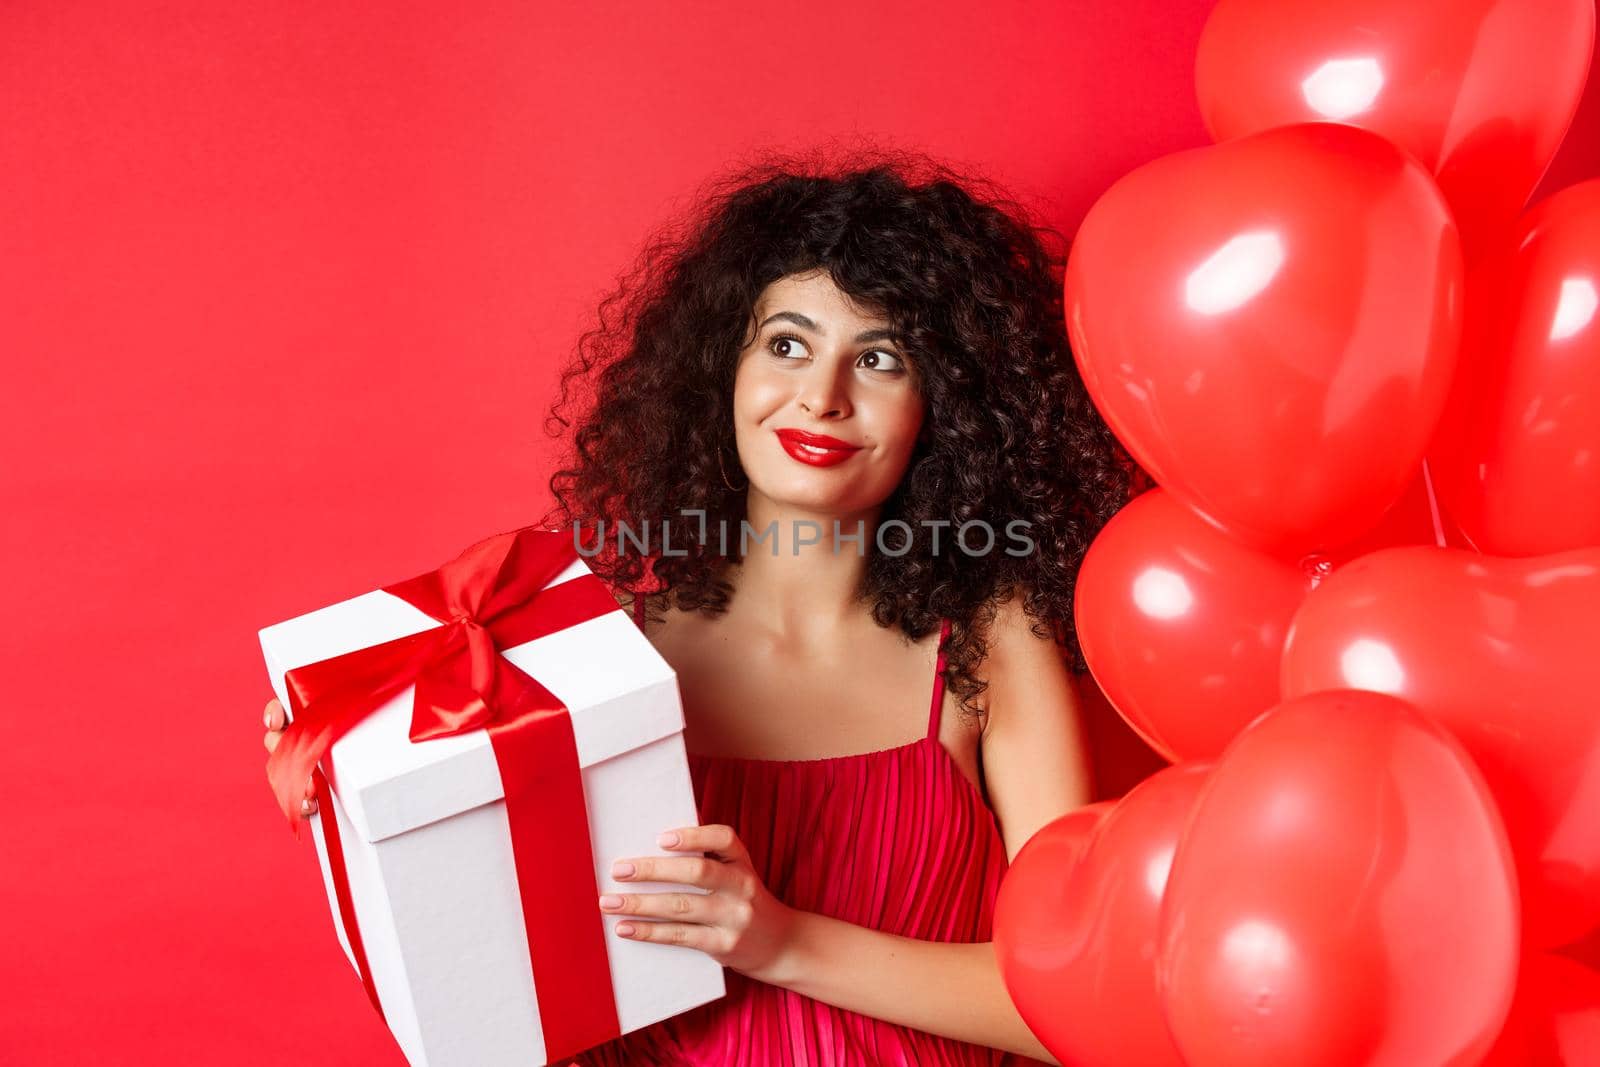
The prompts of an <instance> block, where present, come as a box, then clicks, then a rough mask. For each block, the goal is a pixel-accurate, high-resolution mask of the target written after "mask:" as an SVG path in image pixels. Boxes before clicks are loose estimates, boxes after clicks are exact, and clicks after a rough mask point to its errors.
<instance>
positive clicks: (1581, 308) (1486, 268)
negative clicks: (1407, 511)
mask: <svg viewBox="0 0 1600 1067" xmlns="http://www.w3.org/2000/svg"><path fill="white" fill-rule="evenodd" d="M1467 295H1468V303H1467V326H1466V337H1465V339H1464V341H1463V343H1462V349H1461V360H1460V364H1459V367H1458V369H1457V372H1456V376H1455V380H1454V382H1453V383H1452V385H1451V387H1450V394H1449V399H1448V401H1447V402H1446V404H1445V410H1444V415H1443V416H1442V417H1441V419H1440V421H1439V428H1438V431H1437V433H1436V434H1435V436H1434V442H1433V445H1432V446H1431V448H1430V450H1429V451H1430V459H1429V468H1430V470H1431V471H1432V472H1433V474H1434V476H1435V479H1436V484H1437V485H1438V488H1439V495H1440V497H1441V498H1442V499H1443V500H1444V503H1445V505H1446V507H1447V508H1448V509H1449V511H1450V513H1451V515H1453V516H1454V518H1455V519H1456V521H1457V522H1459V523H1460V524H1461V527H1462V529H1463V531H1464V532H1465V533H1466V534H1467V536H1468V537H1470V538H1471V539H1472V542H1473V544H1475V545H1476V546H1477V548H1478V549H1479V550H1481V551H1483V552H1487V553H1490V554H1491V555H1496V556H1536V555H1545V554H1547V553H1550V552H1560V551H1563V550H1565V549H1569V548H1583V547H1586V546H1589V545H1600V180H1597V181H1588V182H1583V183H1582V184H1580V185H1574V186H1572V187H1570V188H1567V189H1563V190H1561V191H1560V192H1559V193H1556V194H1555V195H1554V196H1551V197H1548V198H1547V199H1545V200H1541V201H1540V202H1539V203H1538V205H1537V206H1535V207H1534V209H1533V210H1532V211H1530V212H1528V214H1527V215H1526V216H1525V217H1524V218H1523V219H1522V221H1521V222H1520V223H1519V224H1518V225H1517V227H1516V230H1515V231H1514V232H1513V233H1512V235H1511V237H1510V238H1509V239H1508V240H1507V241H1506V242H1505V244H1504V245H1503V246H1502V247H1500V248H1499V249H1497V250H1496V252H1495V253H1494V254H1491V255H1490V256H1488V257H1486V258H1485V260H1484V261H1483V263H1481V264H1480V265H1479V267H1478V269H1475V270H1474V271H1473V273H1472V277H1471V278H1470V280H1469V282H1468V285H1467Z"/></svg>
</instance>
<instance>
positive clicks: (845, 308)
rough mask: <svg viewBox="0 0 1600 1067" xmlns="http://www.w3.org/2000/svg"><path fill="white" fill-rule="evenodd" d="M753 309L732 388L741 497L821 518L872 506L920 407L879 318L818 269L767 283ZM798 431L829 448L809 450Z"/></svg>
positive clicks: (900, 470) (910, 437)
mask: <svg viewBox="0 0 1600 1067" xmlns="http://www.w3.org/2000/svg"><path fill="white" fill-rule="evenodd" d="M755 312H756V313H755V319H754V325H755V327H756V333H755V339H754V340H753V341H752V342H751V343H750V344H748V345H746V346H745V347H744V349H743V350H741V351H740V353H739V364H738V369H737V372H736V373H735V376H734V386H733V420H734V434H735V439H736V441H737V443H738V448H739V462H740V464H741V465H742V466H743V467H744V470H745V474H746V475H747V476H748V478H749V479H750V489H751V492H753V493H761V494H764V495H765V496H767V497H769V498H770V499H771V500H773V501H774V502H776V503H780V504H786V505H789V506H791V507H798V508H803V509H805V510H808V511H814V512H820V513H822V514H830V515H845V516H848V515H852V514H856V513H859V512H862V511H865V510H868V509H871V508H874V507H876V506H877V505H879V504H881V503H882V502H883V501H884V500H885V499H886V498H887V497H888V496H889V495H890V494H891V493H893V492H894V489H895V487H896V486H897V485H899V484H900V479H901V477H902V476H903V475H904V474H905V471H906V466H907V464H908V463H909V462H910V458H911V451H912V448H913V447H914V446H915V445H916V442H917V434H918V432H919V431H920V430H921V428H922V409H923V400H922V395H921V392H920V390H919V389H918V387H917V385H916V384H915V379H914V377H913V375H912V372H911V368H910V364H909V361H908V357H906V356H905V355H903V352H904V349H903V348H902V347H901V346H900V345H899V344H897V343H896V341H895V340H894V339H893V338H892V337H891V336H889V334H888V331H889V321H888V320H887V319H886V318H883V317H881V316H879V315H876V314H864V313H863V312H862V310H861V309H859V308H857V307H855V306H854V305H852V304H851V303H850V300H849V298H848V297H847V296H846V295H845V294H844V293H843V292H841V291H840V290H839V288H838V287H837V286H835V285H834V283H833V280H832V279H831V278H830V277H829V276H828V275H827V273H825V272H821V271H818V272H813V273H811V274H805V275H789V276H787V277H784V278H780V279H779V280H777V281H775V282H773V283H772V284H771V285H769V286H767V288H766V289H765V290H764V291H763V292H762V294H761V298H760V299H759V300H758V301H757V302H756V309H755ZM808 434H809V435H819V436H822V437H825V438H832V439H833V440H832V441H829V440H823V441H821V442H820V444H822V445H823V446H824V447H823V448H821V449H808V448H807V447H806V444H805V439H806V435H808ZM840 444H842V446H844V447H835V446H837V445H840ZM729 477H730V478H733V479H736V478H737V474H736V473H735V472H732V471H730V472H729ZM849 529H850V528H848V527H847V528H846V532H849Z"/></svg>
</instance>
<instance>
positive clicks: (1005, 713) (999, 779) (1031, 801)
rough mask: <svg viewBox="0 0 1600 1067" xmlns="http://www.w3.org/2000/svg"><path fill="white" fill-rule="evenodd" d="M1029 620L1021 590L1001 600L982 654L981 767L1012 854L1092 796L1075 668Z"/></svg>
mask: <svg viewBox="0 0 1600 1067" xmlns="http://www.w3.org/2000/svg"><path fill="white" fill-rule="evenodd" d="M1031 624H1032V620H1031V619H1029V618H1028V617H1027V615H1026V614H1025V613H1024V612H1023V610H1022V603H1021V600H1020V598H1018V597H1013V598H1011V599H1010V600H1006V601H1003V602H1001V604H1000V606H999V609H998V611H997V612H996V614H995V621H994V628H993V631H992V632H991V634H990V638H989V653H988V657H987V659H986V661H985V662H986V668H987V669H986V677H987V678H988V681H989V688H988V690H987V691H986V693H985V696H986V697H987V698H988V714H987V715H986V716H985V721H984V729H983V737H982V741H981V744H982V746H983V769H984V777H985V780H986V784H987V785H988V789H989V803H990V805H991V806H992V807H993V808H994V813H995V817H996V818H997V819H998V820H999V822H1000V831H1001V834H1002V835H1003V836H1004V837H1005V842H1006V858H1007V859H1008V860H1010V859H1015V858H1016V856H1017V850H1018V849H1020V848H1021V847H1022V846H1023V845H1024V844H1025V843H1026V842H1027V840H1028V838H1030V837H1032V836H1033V835H1034V833H1035V832H1037V831H1038V830H1039V829H1040V828H1041V827H1043V826H1044V825H1045V824H1046V823H1048V822H1052V821H1054V820H1055V819H1057V818H1059V817H1061V816H1062V815H1065V814H1066V813H1067V812H1069V811H1072V810H1073V809H1074V808H1081V807H1083V806H1084V805H1085V804H1087V803H1089V800H1090V797H1091V783H1090V777H1089V761H1088V757H1087V754H1086V752H1085V741H1084V737H1085V734H1084V728H1083V708H1082V705H1081V704H1080V702H1079V700H1078V692H1077V687H1076V684H1075V683H1074V681H1073V676H1072V671H1071V670H1070V669H1069V668H1068V667H1067V661H1066V656H1065V653H1064V651H1063V650H1062V649H1061V648H1060V646H1058V645H1057V644H1056V643H1055V641H1054V640H1053V639H1051V638H1050V637H1048V636H1046V637H1036V636H1035V635H1034V634H1033V632H1032V629H1031ZM1089 684H1090V685H1093V684H1094V683H1093V682H1092V681H1090V682H1089Z"/></svg>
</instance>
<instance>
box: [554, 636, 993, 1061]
mask: <svg viewBox="0 0 1600 1067" xmlns="http://www.w3.org/2000/svg"><path fill="white" fill-rule="evenodd" d="M949 633H950V624H949V622H948V621H946V622H945V623H944V624H943V626H941V628H940V632H939V647H940V651H939V658H938V667H937V671H936V674H935V678H934V683H933V697H932V700H931V702H930V708H929V712H928V728H927V732H926V733H925V735H924V736H922V737H920V738H918V739H917V740H915V741H912V742H909V743H907V744H904V745H898V746H896V747H894V748H886V749H879V750H877V751H874V752H862V753H855V754H851V755H844V756H829V757H824V758H821V759H808V760H769V759H747V758H740V757H725V756H703V755H697V754H695V753H690V754H689V769H690V775H691V778H692V780H693V782H694V788H695V794H696V798H697V800H698V807H699V812H700V821H701V822H702V823H726V824H728V825H730V826H732V827H733V828H734V829H736V830H737V831H738V832H739V836H740V837H741V839H743V841H744V842H745V845H746V847H747V848H748V849H749V850H750V857H751V860H752V861H753V863H754V864H755V869H756V871H757V872H759V873H760V875H761V876H762V879H763V880H764V882H765V883H766V886H767V888H768V889H770V890H771V891H772V893H773V894H774V895H775V896H777V897H778V898H779V899H780V900H782V901H784V902H785V903H788V904H790V905H792V906H794V907H796V908H802V909H804V910H807V911H815V912H820V913H821V914H824V915H832V916H835V917H837V918H840V919H844V920H847V921H849V922H853V923H857V924H859V925H861V926H867V927H871V928H872V929H875V930H885V931H889V932H891V933H896V934H901V935H904V936H906V937H914V938H919V939H922V940H928V941H946V942H981V941H989V940H991V939H992V938H991V929H992V925H993V919H994V903H995V896H996V894H997V892H998V891H999V888H1000V879H1001V876H1002V875H1003V874H1004V873H1005V870H1006V865H1007V860H1006V851H1005V842H1004V840H1003V839H1002V838H1001V836H1000V829H999V826H998V824H997V823H996V821H995V817H994V813H993V811H991V810H990V808H989V806H988V804H987V802H986V800H985V797H984V795H983V792H982V791H981V789H980V787H975V786H974V785H973V783H972V781H971V780H970V779H968V778H967V776H966V775H965V774H964V773H962V771H961V769H960V767H959V765H958V764H957V763H956V761H955V759H954V758H953V757H952V756H951V755H950V753H949V752H948V751H947V750H946V749H945V748H944V746H943V745H942V744H941V743H940V742H939V712H940V706H941V704H942V703H943V695H944V684H943V678H942V673H943V670H944V666H945V656H944V643H945V641H946V639H947V638H948V637H949ZM981 783H982V778H981V773H980V785H981ZM724 976H725V978H726V980H727V987H728V992H727V995H726V996H725V997H723V998H721V999H719V1000H716V1001H713V1002H711V1003H709V1004H703V1005H701V1006H700V1007H698V1008H695V1009H693V1010H691V1011H689V1012H686V1013H684V1014H681V1015H677V1016H674V1017H672V1018H670V1019H664V1020H662V1021H661V1022H659V1023H656V1024H655V1025H653V1026H648V1027H645V1028H643V1029H640V1030H635V1031H633V1032H632V1033H628V1034H623V1035H622V1036H621V1037H620V1038H617V1039H616V1040H614V1041H611V1042H609V1043H607V1044H605V1045H602V1046H599V1047H598V1048H594V1049H591V1050H589V1051H588V1052H586V1053H584V1054H583V1055H581V1056H579V1057H578V1058H577V1059H576V1060H575V1061H573V1062H574V1063H575V1064H578V1065H580V1067H620V1065H623V1064H628V1065H639V1064H662V1065H676V1067H712V1065H717V1067H735V1065H761V1067H768V1065H774V1064H795V1065H809V1067H844V1065H859V1064H892V1065H905V1067H915V1065H921V1067H943V1065H968V1064H985V1065H998V1064H1001V1063H1003V1062H1006V1061H1007V1060H1006V1056H1005V1054H1004V1053H1003V1052H1001V1051H1000V1050H997V1049H991V1048H985V1047H982V1046H979V1045H973V1044H969V1043H966V1042H961V1041H955V1040H952V1039H950V1038H947V1037H942V1036H939V1035H936V1034H931V1033H928V1032H926V1031H922V1030H914V1029H911V1028H910V1027H906V1026H901V1025H898V1024H895V1023H890V1022H885V1021H884V1020H881V1019H876V1018H873V1017H871V1016H867V1015H862V1014H859V1013H857V1012H852V1011H846V1010H844V1009H842V1008H837V1007H834V1006H833V1005H830V1004H825V1003H823V1002H821V1001H818V1000H814V999H812V998H811V997H807V996H803V995H801V994H798V993H795V992H792V991H790V990H787V989H783V988H780V987H778V986H773V985H768V984H767V983H764V982H758V981H755V980H753V979H751V978H747V977H746V976H744V975H742V974H740V973H739V972H737V971H734V970H731V969H730V970H727V971H725V972H724Z"/></svg>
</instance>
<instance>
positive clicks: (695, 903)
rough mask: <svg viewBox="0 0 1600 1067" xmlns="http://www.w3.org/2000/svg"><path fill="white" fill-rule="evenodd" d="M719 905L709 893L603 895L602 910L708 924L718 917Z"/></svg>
mask: <svg viewBox="0 0 1600 1067" xmlns="http://www.w3.org/2000/svg"><path fill="white" fill-rule="evenodd" d="M716 907H717V901H715V900H714V899H713V897H712V895H711V894H709V893H602V894H601V895H600V910H601V911H607V912H610V913H611V914H613V915H642V916H646V917H648V918H652V919H676V920H677V921H679V922H689V923H706V922H711V921H712V920H713V919H715V917H716Z"/></svg>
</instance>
